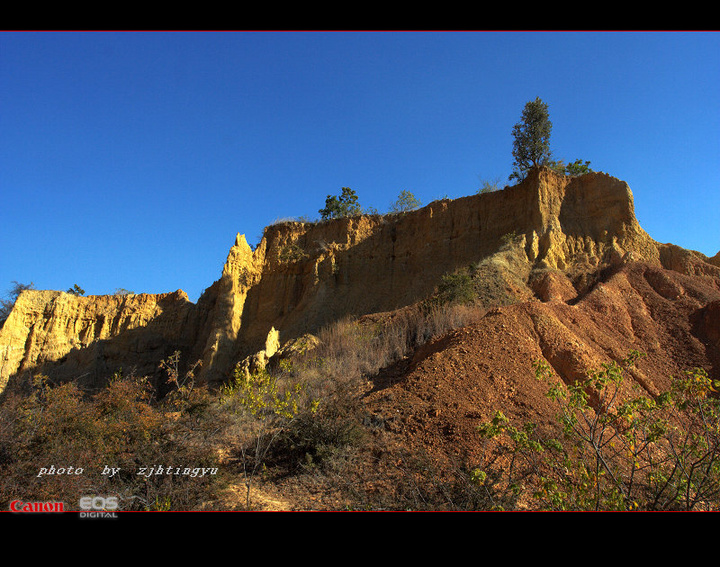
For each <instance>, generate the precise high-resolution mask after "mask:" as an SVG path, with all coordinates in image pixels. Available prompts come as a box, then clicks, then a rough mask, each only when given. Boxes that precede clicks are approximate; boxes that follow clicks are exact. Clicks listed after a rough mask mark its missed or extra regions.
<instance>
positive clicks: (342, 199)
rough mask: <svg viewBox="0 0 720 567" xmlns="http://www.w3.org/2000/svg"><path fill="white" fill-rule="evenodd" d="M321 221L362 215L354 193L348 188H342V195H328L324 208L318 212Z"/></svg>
mask: <svg viewBox="0 0 720 567" xmlns="http://www.w3.org/2000/svg"><path fill="white" fill-rule="evenodd" d="M318 212H319V213H320V214H321V215H322V218H323V220H326V219H334V218H340V217H349V216H351V215H359V214H360V213H362V208H361V207H360V203H358V197H357V194H356V193H355V191H353V190H352V189H350V187H343V188H342V194H341V195H340V196H339V197H338V196H337V195H328V196H327V199H325V208H324V209H320V210H319V211H318Z"/></svg>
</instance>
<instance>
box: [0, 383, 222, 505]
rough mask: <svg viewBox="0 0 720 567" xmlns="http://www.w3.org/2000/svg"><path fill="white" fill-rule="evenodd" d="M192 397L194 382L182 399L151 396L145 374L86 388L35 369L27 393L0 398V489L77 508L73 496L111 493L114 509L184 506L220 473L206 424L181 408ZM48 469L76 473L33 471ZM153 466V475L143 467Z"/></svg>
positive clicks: (210, 488) (192, 403)
mask: <svg viewBox="0 0 720 567" xmlns="http://www.w3.org/2000/svg"><path fill="white" fill-rule="evenodd" d="M201 398H202V395H201V394H200V390H199V389H195V390H194V393H190V392H186V395H185V397H184V401H183V403H179V402H178V400H177V399H176V398H175V399H174V400H173V402H172V404H170V405H168V404H166V403H165V402H155V401H154V400H155V391H154V390H153V389H152V388H151V387H150V384H149V382H148V381H147V380H146V379H144V378H134V377H130V378H124V377H122V376H121V375H119V374H117V375H116V376H115V377H114V378H113V380H111V381H110V383H109V385H108V386H107V388H105V389H104V390H102V391H100V392H98V393H96V394H95V395H90V394H89V393H87V392H83V391H81V390H80V389H79V387H78V386H77V385H76V384H75V383H72V382H70V383H66V384H62V385H54V384H52V383H51V382H50V381H49V380H47V378H45V377H38V378H36V379H35V380H34V381H33V384H32V392H31V394H30V395H23V396H21V395H19V394H12V393H10V394H9V395H8V397H7V398H6V399H5V400H4V402H3V404H2V406H0V412H1V414H2V415H1V416H0V423H3V428H2V430H0V435H1V438H0V447H2V451H0V454H2V455H3V456H4V458H3V459H2V461H0V473H1V476H0V479H1V480H0V497H2V498H3V499H6V500H8V501H9V499H11V498H18V497H22V498H23V499H25V500H28V501H29V500H30V499H36V500H40V501H43V500H54V501H63V502H65V503H66V509H78V508H77V506H78V503H79V499H80V498H81V497H83V496H88V495H102V496H104V497H108V496H115V497H117V498H118V499H119V502H120V510H151V509H173V510H188V509H193V507H195V506H196V505H197V503H198V502H199V501H200V502H201V501H203V500H205V499H208V498H210V497H211V495H212V494H213V492H214V490H215V488H216V487H218V486H219V485H220V480H221V477H220V476H216V475H215V474H214V473H212V471H217V458H216V453H215V447H214V445H213V444H212V443H210V442H209V440H211V439H210V438H209V436H208V434H207V430H205V431H203V430H202V429H201V428H198V427H197V423H198V421H197V419H193V418H192V415H191V413H189V412H187V411H185V410H186V409H187V408H190V407H197V406H198V400H200V399H201ZM178 409H180V411H176V410H178ZM169 410H175V411H169ZM205 422H206V423H208V424H210V421H209V420H207V419H206V420H205ZM51 467H55V469H59V468H64V469H66V470H68V469H70V468H72V469H73V470H74V471H76V472H77V471H81V473H79V474H62V475H51V474H41V473H42V472H43V471H51V470H52V469H51ZM106 467H107V468H106ZM158 467H161V468H162V470H163V471H164V472H163V473H162V474H149V473H150V472H151V471H152V472H153V473H156V472H158V471H159V470H160V468H158ZM109 468H112V469H115V474H112V475H110V474H108V471H109ZM199 469H205V470H206V471H207V474H203V476H198V474H199V472H194V471H199ZM169 470H172V471H173V474H168V471H169ZM193 474H194V476H192V475H193Z"/></svg>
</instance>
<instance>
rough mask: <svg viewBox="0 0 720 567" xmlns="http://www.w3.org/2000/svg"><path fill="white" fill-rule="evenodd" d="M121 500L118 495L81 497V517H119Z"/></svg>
mask: <svg viewBox="0 0 720 567" xmlns="http://www.w3.org/2000/svg"><path fill="white" fill-rule="evenodd" d="M118 506H119V502H118V499H117V497H116V496H108V497H103V496H83V497H82V498H81V499H80V517H81V518H117V514H116V513H115V511H116V510H117V509H118Z"/></svg>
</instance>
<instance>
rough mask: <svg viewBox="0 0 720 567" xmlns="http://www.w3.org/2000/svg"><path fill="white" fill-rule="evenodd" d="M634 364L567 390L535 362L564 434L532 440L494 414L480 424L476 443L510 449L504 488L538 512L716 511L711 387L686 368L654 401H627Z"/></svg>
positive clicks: (719, 457)
mask: <svg viewBox="0 0 720 567" xmlns="http://www.w3.org/2000/svg"><path fill="white" fill-rule="evenodd" d="M640 356H641V355H640V353H637V352H631V353H630V355H629V356H628V358H627V359H625V360H624V361H622V363H621V364H618V363H615V362H612V363H609V364H606V365H603V366H602V368H600V369H598V370H595V371H592V372H590V373H589V374H588V377H587V379H586V380H583V381H580V382H577V383H575V384H571V385H569V386H566V385H565V384H564V383H563V382H562V381H560V380H559V379H557V378H556V377H555V376H554V375H553V373H552V371H551V370H550V368H549V367H548V365H547V364H546V363H544V362H538V363H536V364H535V370H536V376H537V377H538V378H539V379H542V380H545V381H547V383H548V384H549V389H548V396H549V397H550V398H551V399H553V400H555V401H556V402H557V403H558V407H559V409H560V413H559V419H558V426H559V428H560V429H561V431H562V434H563V435H562V437H561V438H552V437H548V436H541V435H539V434H538V433H537V429H536V428H535V426H534V424H533V423H532V422H529V423H527V424H526V425H525V426H523V427H522V428H516V427H515V426H513V425H512V424H511V423H510V422H509V420H508V419H507V418H506V417H505V416H504V415H502V413H500V412H498V413H497V414H496V416H495V417H494V418H493V419H492V420H491V421H490V422H487V423H485V424H483V425H482V426H481V427H480V429H479V431H480V434H481V435H482V436H483V437H484V438H487V439H495V438H504V439H506V440H508V441H509V442H510V449H509V452H510V455H511V459H510V463H511V466H509V467H506V468H505V470H504V473H505V479H506V485H505V486H507V487H520V486H523V485H524V486H525V487H527V488H528V490H529V492H530V493H531V494H532V498H533V499H534V502H533V504H532V506H533V507H535V508H538V509H550V510H717V509H720V419H719V418H720V411H719V410H720V406H719V404H720V401H719V400H718V397H717V395H716V394H717V387H718V384H717V382H713V381H711V380H710V379H709V378H708V376H707V374H706V373H705V371H704V370H702V369H695V370H693V371H691V372H688V373H686V375H685V376H684V377H681V378H674V379H673V381H672V386H671V388H670V389H669V390H668V391H667V392H665V393H663V394H661V395H660V396H658V397H656V398H651V397H648V396H646V395H644V394H643V393H639V394H637V393H633V392H628V391H627V388H624V387H623V384H624V375H625V373H626V371H627V370H628V369H629V368H630V367H631V366H632V365H633V364H634V363H635V361H636V360H637V359H638V358H639V357H640ZM483 472H484V471H483ZM495 472H497V471H495Z"/></svg>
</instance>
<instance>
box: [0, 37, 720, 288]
mask: <svg viewBox="0 0 720 567" xmlns="http://www.w3.org/2000/svg"><path fill="white" fill-rule="evenodd" d="M535 97H540V98H541V99H542V100H543V101H544V102H546V103H547V104H548V105H549V112H550V119H551V121H552V123H553V131H552V137H551V148H552V150H553V152H554V157H555V158H556V159H563V160H564V161H566V162H567V161H572V160H575V159H582V160H590V162H591V167H592V168H593V169H595V170H597V171H604V172H607V173H609V174H611V175H614V176H615V177H618V178H620V179H623V180H625V181H627V182H628V184H629V185H630V187H631V189H632V191H633V193H634V196H635V206H636V214H637V216H638V219H639V221H640V223H641V225H642V226H643V227H644V228H645V229H646V230H647V231H648V232H649V233H650V235H651V236H652V237H653V238H655V239H656V240H658V241H660V242H673V243H675V244H678V245H680V246H683V247H685V248H691V249H694V250H699V251H700V252H703V253H705V254H707V255H714V254H715V253H717V252H718V250H720V216H719V215H718V212H719V211H720V35H719V34H718V33H712V32H711V33H696V32H690V33H675V32H670V33H657V32H641V33H626V32H618V33H606V32H601V33H585V32H582V33H569V32H547V33H540V32H527V33H520V32H505V33H488V32H439V33H428V32H418V33H415V32H363V33H361V32H350V33H339V32H320V33H309V32H299V33H291V32H277V33H269V32H224V33H207V32H202V33H176V32H169V33H134V32H133V33H82V32H81V33H28V32H19V33H16V32H4V33H0V191H1V192H2V208H1V209H0V211H2V212H1V216H0V296H2V295H4V294H5V292H6V291H7V290H9V288H10V287H11V285H12V281H19V282H22V283H30V282H34V284H35V286H36V287H37V288H39V289H59V290H66V289H67V288H69V287H72V285H73V284H75V283H77V284H79V285H80V286H81V287H82V288H84V289H85V290H86V292H87V294H88V295H90V294H106V293H113V292H114V291H115V289H116V288H125V289H128V290H132V291H135V292H138V293H139V292H149V293H160V292H167V291H174V290H176V289H183V290H185V291H186V292H187V293H188V295H189V296H190V298H191V300H193V301H195V300H196V299H197V298H198V296H199V295H200V293H201V292H202V290H203V289H204V288H206V287H208V286H209V285H211V284H212V283H213V282H214V281H215V280H216V279H218V278H219V277H220V273H221V270H222V265H223V263H224V261H225V258H226V256H227V252H228V250H229V248H230V247H231V246H232V244H233V242H234V240H235V235H236V233H238V232H240V233H244V234H245V235H246V237H247V239H248V242H250V243H251V244H256V243H257V242H258V240H259V238H260V235H261V233H262V229H263V227H264V226H266V225H268V224H270V223H272V222H273V221H274V220H276V219H280V218H285V217H299V216H309V217H311V218H317V217H318V216H319V215H318V209H320V208H322V207H323V206H324V204H325V197H326V196H327V195H329V194H339V193H340V190H341V188H342V187H344V186H347V187H351V188H352V189H354V190H355V191H356V193H357V194H358V196H359V199H360V202H361V204H362V205H363V206H366V207H375V208H376V209H378V210H379V211H380V212H385V211H387V210H388V208H389V205H390V203H392V202H393V201H394V200H395V199H396V197H397V196H398V194H399V193H400V191H402V190H408V191H411V192H412V193H414V194H415V196H416V197H417V198H418V199H420V200H421V201H422V202H423V203H429V202H430V201H432V200H434V199H437V198H440V197H444V196H447V197H451V198H455V197H460V196H464V195H469V194H472V193H475V192H476V191H477V189H478V188H479V187H480V185H481V183H482V181H483V180H489V181H494V180H498V179H499V180H500V181H501V182H502V183H503V184H504V183H505V182H506V181H507V178H508V175H509V174H510V173H511V171H512V154H511V152H512V133H511V132H512V127H513V125H514V124H515V123H517V122H518V121H520V117H521V112H522V109H523V107H524V105H525V103H526V102H528V101H530V100H534V99H535Z"/></svg>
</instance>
